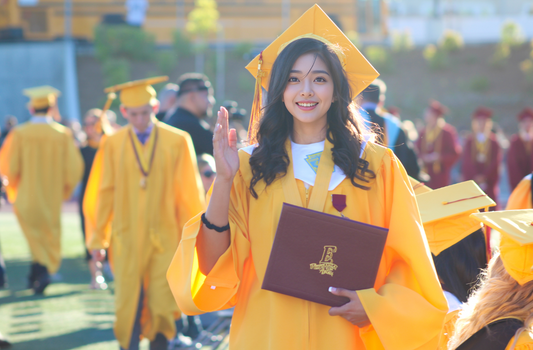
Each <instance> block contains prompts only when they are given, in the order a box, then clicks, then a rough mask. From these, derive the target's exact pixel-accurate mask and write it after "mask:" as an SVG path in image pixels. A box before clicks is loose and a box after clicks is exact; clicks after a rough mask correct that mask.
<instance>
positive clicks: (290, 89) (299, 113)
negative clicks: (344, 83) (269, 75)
mask: <svg viewBox="0 0 533 350" xmlns="http://www.w3.org/2000/svg"><path fill="white" fill-rule="evenodd" d="M315 57H316V59H315ZM333 90H334V86H333V80H332V78H331V76H330V72H329V70H328V69H327V67H326V64H325V63H324V61H322V59H321V58H320V57H317V56H316V54H314V53H308V54H305V55H302V56H300V57H299V58H298V59H297V60H296V62H295V63H294V66H293V67H292V70H291V73H290V75H289V79H288V83H287V87H286V88H285V92H284V93H283V102H284V103H285V107H287V110H288V111H289V113H290V114H291V115H292V116H293V117H294V123H295V126H296V124H298V123H300V124H306V125H312V124H316V125H317V126H321V127H324V126H325V125H326V123H327V113H328V110H329V108H330V106H331V103H332V102H333Z"/></svg>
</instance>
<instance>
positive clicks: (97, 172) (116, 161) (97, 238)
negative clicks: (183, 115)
mask: <svg viewBox="0 0 533 350" xmlns="http://www.w3.org/2000/svg"><path fill="white" fill-rule="evenodd" d="M156 129H157V131H158V137H157V142H156V140H155V131H156ZM130 133H131V135H132V138H133V141H134V143H135V145H136V147H137V149H138V150H139V151H140V155H141V156H142V162H143V163H144V166H145V169H146V168H148V164H149V159H150V156H151V152H152V149H153V147H154V144H155V146H156V149H155V153H154V159H153V164H152V167H151V171H150V173H149V176H148V178H147V182H146V188H145V189H143V188H141V186H140V181H141V177H142V174H141V172H140V169H139V166H138V163H137V160H136V157H135V152H134V149H133V147H132V144H131V139H130V136H129V135H130ZM87 188H88V189H90V190H91V191H96V192H97V193H96V194H95V193H91V194H90V195H86V196H85V198H84V203H83V208H84V213H85V215H86V218H87V221H88V224H87V228H88V231H87V242H86V243H87V247H88V249H90V250H92V249H102V248H108V247H110V248H111V249H112V251H113V255H112V257H113V261H112V265H113V270H114V273H115V288H116V289H115V311H116V322H115V327H114V330H115V336H116V337H117V339H118V341H119V343H120V345H121V346H122V347H123V348H128V347H129V343H130V337H131V332H132V328H133V322H134V320H135V313H136V310H137V303H138V300H139V294H140V289H141V283H143V288H144V290H145V301H144V310H143V317H142V319H141V328H142V335H143V336H145V337H147V338H148V339H150V340H153V339H154V338H155V336H156V335H157V333H162V334H163V335H164V336H165V337H167V339H171V338H172V337H174V336H175V333H176V327H175V324H174V320H175V318H176V317H179V309H178V306H177V305H176V302H175V301H174V299H173V298H172V294H171V292H170V289H169V287H168V283H167V281H166V279H165V273H166V270H167V268H168V265H169V264H170V261H171V260H172V256H173V254H174V252H175V250H176V247H177V246H178V242H179V240H180V238H181V231H182V229H183V226H184V225H185V223H186V222H187V221H188V220H189V219H190V218H191V217H193V216H194V215H196V214H197V213H199V212H201V211H202V210H203V209H204V207H205V200H204V196H205V194H204V191H203V187H202V183H201V180H200V176H199V173H198V169H197V165H196V156H195V153H194V148H193V146H192V142H191V139H190V136H189V134H187V133H186V132H184V131H181V130H179V129H176V128H173V127H171V126H168V125H166V124H164V123H159V122H156V123H155V125H154V128H153V129H152V132H151V134H150V137H149V138H148V140H147V141H146V143H145V145H144V146H143V145H142V144H141V143H140V142H139V140H138V139H137V136H136V135H135V133H134V132H133V128H132V127H131V126H126V127H124V128H122V129H120V130H119V131H117V132H116V133H115V134H113V135H111V136H108V137H106V139H105V140H104V141H103V142H102V143H101V145H100V147H99V149H98V152H97V154H96V156H95V159H94V163H93V167H92V170H91V174H90V176H89V182H88V186H87Z"/></svg>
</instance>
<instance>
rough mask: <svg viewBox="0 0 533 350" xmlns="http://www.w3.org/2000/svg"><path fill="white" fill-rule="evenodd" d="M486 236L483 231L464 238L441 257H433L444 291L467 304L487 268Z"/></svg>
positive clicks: (440, 255)
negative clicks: (481, 273) (481, 274)
mask: <svg viewBox="0 0 533 350" xmlns="http://www.w3.org/2000/svg"><path fill="white" fill-rule="evenodd" d="M485 244H486V243H485V235H484V234H483V231H482V230H481V229H479V230H477V231H476V232H474V233H472V234H470V235H468V236H467V237H466V238H463V239H462V240H461V241H459V242H457V243H455V244H454V245H453V246H451V247H450V248H448V249H446V250H444V251H442V252H441V253H440V254H439V255H437V256H434V255H433V261H434V262H435V268H436V269H437V275H439V278H440V280H441V283H442V289H444V290H445V291H447V292H450V293H452V294H453V295H455V296H456V297H457V299H459V300H460V301H461V302H463V303H465V302H466V301H467V299H468V297H469V296H470V293H471V292H472V291H473V290H474V287H475V285H476V282H477V280H478V276H479V274H480V272H481V270H482V269H484V268H486V267H487V250H486V245H485Z"/></svg>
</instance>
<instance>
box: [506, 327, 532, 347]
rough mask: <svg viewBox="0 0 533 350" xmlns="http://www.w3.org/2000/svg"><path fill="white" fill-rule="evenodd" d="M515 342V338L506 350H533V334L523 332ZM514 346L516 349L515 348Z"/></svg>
mask: <svg viewBox="0 0 533 350" xmlns="http://www.w3.org/2000/svg"><path fill="white" fill-rule="evenodd" d="M514 342H515V337H513V338H512V339H511V341H510V342H509V344H507V347H506V348H505V350H533V334H531V333H530V332H528V331H522V333H520V335H519V336H518V340H517V341H516V344H514ZM513 345H514V348H513Z"/></svg>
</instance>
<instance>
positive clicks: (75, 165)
mask: <svg viewBox="0 0 533 350" xmlns="http://www.w3.org/2000/svg"><path fill="white" fill-rule="evenodd" d="M65 148H66V152H67V156H66V162H65V170H64V171H65V187H64V192H63V199H64V200H68V199H69V198H70V197H71V196H72V192H73V191H74V189H75V188H76V185H77V184H78V183H79V182H80V180H81V177H82V176H83V167H84V164H83V157H82V156H81V153H80V150H79V149H78V147H76V144H75V143H74V140H73V139H72V137H71V136H70V135H67V137H66V145H65Z"/></svg>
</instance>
